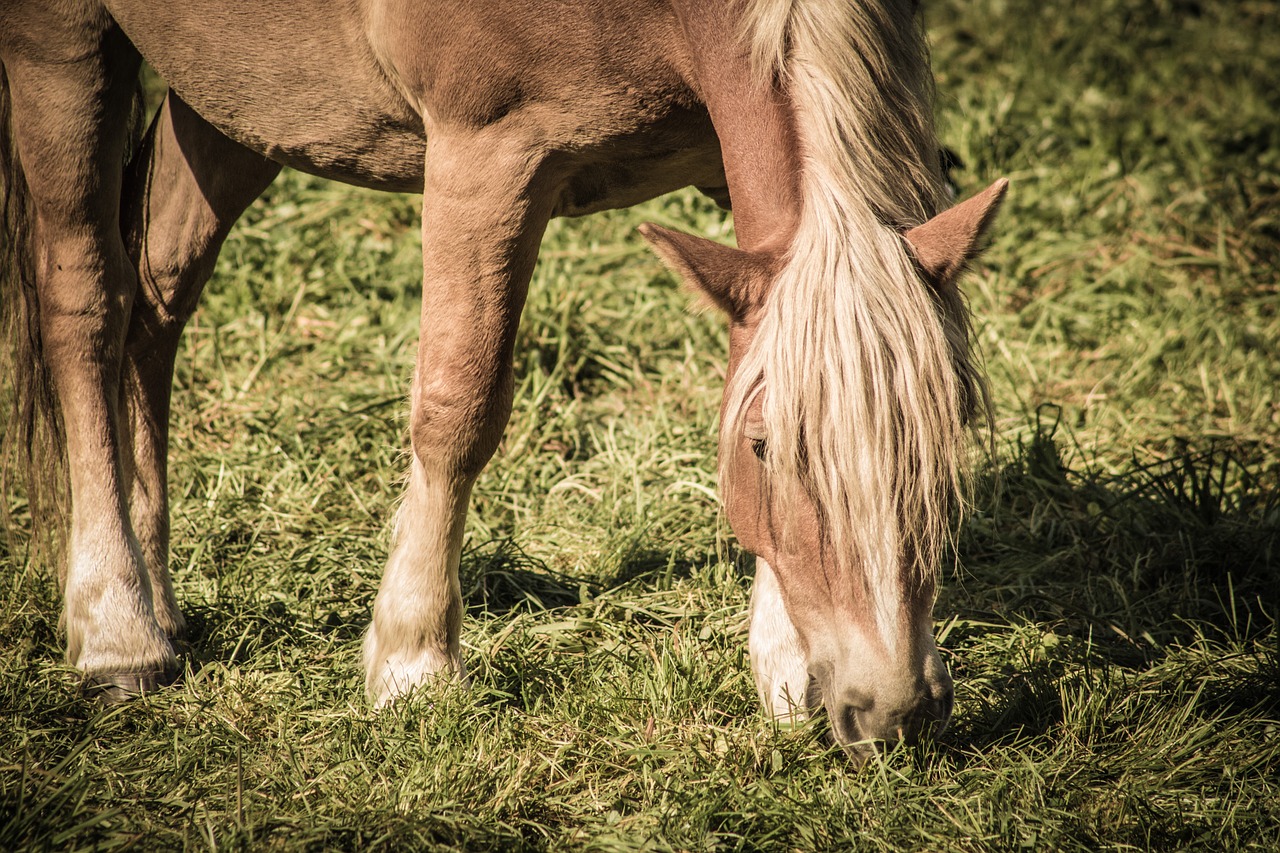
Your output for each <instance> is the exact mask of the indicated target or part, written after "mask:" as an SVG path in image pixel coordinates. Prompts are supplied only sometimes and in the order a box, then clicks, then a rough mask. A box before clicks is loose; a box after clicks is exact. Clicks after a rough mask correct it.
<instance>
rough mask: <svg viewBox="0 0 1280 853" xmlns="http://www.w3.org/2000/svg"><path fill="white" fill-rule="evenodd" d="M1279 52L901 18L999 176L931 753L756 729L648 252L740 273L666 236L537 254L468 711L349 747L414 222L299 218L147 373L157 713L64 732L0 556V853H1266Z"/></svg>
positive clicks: (397, 409)
mask: <svg viewBox="0 0 1280 853" xmlns="http://www.w3.org/2000/svg"><path fill="white" fill-rule="evenodd" d="M1277 20H1280V5H1278V4H1277V3H1276V2H1273V0H1252V2H1234V3H1233V2H1225V0H1221V1H1220V2H1218V1H1216V0H1201V2H1193V0H1161V2H1155V1H1154V0H1149V2H1142V3H1130V2H1121V0H1098V2H1092V3H1087V4H1056V5H1055V6H1054V9H1053V11H1051V12H1050V11H1047V10H1046V7H1044V6H1043V5H1042V4H1040V3H1038V2H1032V0H974V2H959V1H958V0H948V2H939V3H932V4H929V23H930V28H931V36H932V40H933V43H934V62H935V69H936V72H937V76H938V80H939V93H940V113H941V125H942V131H943V136H944V139H945V141H946V142H947V144H948V145H950V146H951V147H952V148H954V149H955V150H956V151H957V152H958V153H959V154H960V156H961V158H962V159H963V161H964V162H965V163H966V164H967V168H966V169H965V170H964V171H962V172H960V173H958V176H957V177H958V179H959V181H960V183H961V185H962V193H963V194H966V195H967V194H968V193H971V192H973V191H975V190H976V189H979V188H981V187H982V186H985V185H986V183H988V182H989V181H990V180H992V179H994V178H995V177H997V176H1000V175H1007V176H1009V177H1011V178H1012V180H1013V191H1012V194H1011V197H1010V200H1009V202H1008V204H1007V206H1006V208H1005V212H1004V214H1003V217H1002V219H1001V221H1000V224H999V228H998V233H997V234H996V237H995V240H994V244H993V245H992V247H991V249H990V251H989V252H988V253H987V255H986V256H985V258H984V260H983V261H982V263H980V264H979V265H978V267H977V269H976V270H975V272H974V273H973V274H972V275H971V276H970V277H969V278H968V279H967V284H966V287H967V290H968V293H969V295H970V299H971V302H972V306H973V309H974V312H975V315H976V317H977V336H978V338H979V340H980V343H981V345H982V348H983V350H984V351H985V353H986V358H987V364H988V368H989V371H990V374H991V378H992V383H993V390H994V396H995V401H996V406H997V433H996V444H997V447H998V456H997V458H996V459H993V460H990V461H989V462H987V463H984V464H983V465H982V466H980V470H979V474H978V478H979V483H978V489H977V491H978V499H977V510H976V512H975V513H974V514H973V515H972V516H971V518H970V519H969V520H968V521H967V522H966V523H965V524H964V526H963V528H962V531H961V536H960V539H959V545H958V555H957V557H958V561H957V565H956V568H955V569H954V570H949V571H948V575H949V577H948V583H947V588H946V589H945V591H944V592H943V593H942V597H941V599H940V601H939V604H938V608H937V611H936V615H937V620H938V621H937V631H938V635H939V638H940V640H941V643H942V645H943V647H944V652H943V653H944V656H945V658H946V660H947V661H948V663H949V665H950V666H951V668H952V671H953V673H954V674H955V676H956V678H957V682H958V699H957V715H956V718H955V722H954V724H953V726H952V728H951V729H950V730H949V731H948V732H947V733H946V735H945V736H944V737H943V740H942V742H941V743H940V744H939V745H937V746H935V747H931V748H929V749H927V750H925V751H924V752H923V753H915V752H911V751H907V750H899V751H895V752H893V753H891V754H889V755H887V756H885V757H884V758H883V759H881V760H877V761H874V762H872V763H871V764H870V765H869V766H868V767H866V768H864V769H862V770H860V771H854V770H852V769H851V768H850V767H849V766H848V764H847V762H846V761H845V760H844V759H843V758H842V757H841V755H840V754H838V753H836V752H834V751H833V750H832V749H830V748H829V747H828V746H826V744H825V741H824V740H823V737H822V726H821V724H818V725H811V726H807V727H801V728H798V729H794V730H778V729H775V728H774V727H773V726H771V725H770V724H769V723H767V722H765V721H764V720H763V719H762V718H761V716H760V713H759V711H758V709H757V703H756V700H755V698H754V690H753V688H752V685H751V680H750V675H749V672H748V669H747V662H746V651H745V641H746V637H745V632H744V630H743V628H744V625H743V615H744V607H745V605H746V602H747V598H748V594H749V588H750V575H751V565H750V561H749V560H745V559H740V558H738V557H737V556H735V550H734V548H733V547H732V542H731V537H730V535H729V533H728V530H727V528H726V526H725V524H724V522H723V521H722V520H721V519H720V517H719V515H718V510H717V504H716V500H715V497H714V493H713V489H714V481H715V475H714V432H715V419H716V407H717V404H718V395H719V389H720V387H721V371H722V366H723V363H724V351H725V334H724V330H723V329H722V328H721V326H720V323H719V321H718V320H717V318H716V317H715V316H713V315H709V314H696V313H689V312H688V311H687V310H686V308H687V301H688V300H687V297H686V296H685V295H684V294H683V293H682V292H681V291H680V290H679V289H678V288H677V287H676V286H675V285H674V283H673V282H672V280H671V278H670V276H669V275H668V274H667V273H665V272H664V271H663V270H662V268H661V267H660V266H659V264H658V263H657V262H656V261H655V260H654V258H653V257H652V256H651V255H650V254H649V253H648V252H647V251H646V250H645V249H644V248H643V246H642V244H641V243H640V242H639V241H638V240H637V238H636V235H635V226H636V224H637V223H639V222H641V221H643V220H646V219H648V220H656V221H659V222H663V223H666V224H674V225H678V226H680V227H685V228H691V229H697V230H699V231H701V232H702V233H705V234H708V235H710V236H713V237H716V238H720V239H725V240H728V239H730V237H731V225H730V223H728V222H727V221H726V220H725V218H724V217H723V216H722V215H721V214H720V213H718V212H717V211H715V210H714V209H713V208H712V207H711V206H710V205H709V204H708V203H706V202H704V201H702V200H700V199H699V198H697V197H696V196H695V195H693V194H691V193H682V194H677V195H675V196H672V197H669V198H665V199H662V200H659V201H656V202H653V203H650V204H647V205H644V206H643V207H641V208H639V209H636V210H632V211H628V212H621V213H617V214H611V215H606V216H596V217H592V218H589V219H586V220H582V221H575V222H558V223H556V224H554V225H553V226H552V228H551V230H550V232H549V234H548V235H547V238H546V242H545V246H544V251H543V254H542V259H541V262H540V264H539V266H538V269H537V273H536V275H535V278H534V282H533V286H532V291H531V294H530V298H529V308H528V310H527V312H526V314H525V318H524V324H523V326H522V329H521V332H520V344H519V349H518V355H517V363H516V370H517V377H518V380H517V381H518V385H519V389H518V393H517V397H516V405H515V413H514V415H513V418H512V422H511V425H510V427H509V429H508V430H507V434H506V439H505V442H504V445H503V447H502V450H501V451H500V454H499V459H498V460H496V461H495V463H494V464H493V465H492V466H491V467H490V469H489V470H488V472H487V473H486V474H485V476H484V478H483V479H482V480H481V482H480V484H479V486H478V488H477V494H476V499H475V501H474V506H473V509H472V513H471V519H470V524H469V528H468V530H469V532H468V537H469V538H468V545H467V550H466V554H465V556H464V559H463V566H462V575H463V587H464V590H465V595H466V600H467V604H468V607H469V611H468V620H467V624H466V628H465V633H464V641H465V643H466V645H467V648H468V656H469V661H470V664H471V667H472V671H473V674H474V680H475V684H474V687H473V689H472V690H471V691H470V692H469V693H463V692H461V691H458V692H444V693H440V694H437V695H433V696H431V697H430V698H429V700H427V699H423V700H419V701H416V702H412V703H406V704H402V705H399V706H397V707H395V708H393V709H391V710H390V711H388V712H386V713H383V714H381V715H377V716H375V715H374V714H373V713H372V712H371V711H370V709H369V708H368V707H367V706H366V704H365V702H364V700H363V696H362V692H361V673H360V671H359V643H360V636H361V632H362V631H363V629H364V627H365V626H366V625H367V623H368V620H369V613H370V607H371V604H372V601H373V595H374V592H375V589H376V586H377V583H378V578H379V574H380V571H381V565H382V562H383V560H384V558H385V551H386V547H387V542H388V527H387V519H388V517H389V515H390V513H391V511H392V508H393V506H394V504H395V501H396V496H397V488H398V486H397V479H398V476H399V474H400V472H401V470H402V468H403V458H402V447H403V446H404V441H403V432H404V427H405V423H404V409H405V407H404V404H403V395H404V392H405V388H406V380H407V377H408V373H409V369H410V364H411V358H412V353H413V344H414V340H415V336H416V305H417V301H418V295H419V293H420V289H421V283H420V280H419V272H418V236H417V232H416V221H417V208H418V204H419V202H418V200H417V199H416V198H412V197H404V198H399V197H388V196H380V195H375V194H371V193H364V192H358V191H353V190H350V189H347V188H342V187H337V186H334V185H330V184H326V183H323V182H321V181H317V180H313V179H311V178H307V177H304V176H300V175H297V174H287V175H286V176H284V177H283V178H282V179H281V180H280V181H279V182H278V183H277V184H276V186H274V187H273V188H272V189H271V190H270V191H269V192H268V193H267V195H266V196H265V197H264V198H263V199H262V200H261V202H260V203H258V204H257V205H256V206H255V207H254V208H253V210H252V212H251V213H250V215H248V216H247V217H246V218H245V220H244V222H243V223H242V224H241V225H240V226H239V227H238V229H237V230H236V231H235V233H234V234H233V235H232V237H231V239H230V241H229V242H228V245H227V248H226V251H225V252H224V255H223V258H222V261H221V264H220V266H219V268H218V273H217V276H216V278H215V280H214V282H213V283H212V285H211V287H210V292H209V293H208V296H207V299H206V300H205V302H204V306H203V308H202V309H201V312H200V313H199V315H198V316H197V318H196V319H195V320H194V322H193V324H192V327H191V329H190V331H189V333H188V335H187V338H186V343H185V345H184V348H183V350H182V353H181V357H180V365H179V370H178V377H177V382H176V398H175V404H174V410H175V416H174V424H173V427H174V449H173V470H172V472H171V484H172V488H173V492H174V540H175V544H174V554H173V564H174V572H175V576H176V584H177V587H178V589H179V593H180V596H181V597H182V599H183V600H184V601H185V604H186V612H187V614H188V617H189V619H190V621H191V624H192V629H193V630H192V637H191V642H190V648H189V650H188V653H187V657H186V661H187V667H188V671H187V675H186V679H185V682H184V683H183V685H182V686H181V687H179V688H177V689H173V690H170V691H166V692H164V693H162V694H160V695H156V696H154V697H149V698H147V699H145V700H142V701H139V702H136V703H134V704H131V705H128V706H125V707H118V708H111V709H105V710H104V709H101V708H98V707H96V706H92V705H87V704H85V703H84V702H83V701H81V699H80V698H79V697H78V695H77V692H76V678H75V674H74V672H72V671H71V670H69V669H67V668H66V667H63V666H61V665H59V664H58V663H57V661H58V660H60V648H61V640H60V638H59V635H58V631H57V621H56V612H57V596H56V589H55V585H54V584H53V582H52V581H50V580H49V578H48V576H47V575H46V574H45V573H43V572H42V571H41V570H40V569H39V568H37V567H34V566H31V565H29V563H28V560H27V559H26V557H25V556H24V555H25V550H24V546H23V542H24V541H25V537H26V535H27V528H26V527H25V526H24V527H21V528H20V529H18V530H17V531H16V533H17V537H16V543H17V547H16V549H9V550H4V551H0V567H2V569H0V709H2V710H3V713H0V849H6V850H8V849H90V848H92V849H104V850H105V849H116V848H124V847H130V846H137V847H140V848H144V849H174V848H179V847H181V848H184V849H188V848H191V849H204V848H209V849H229V848H230V849H235V848H241V849H259V848H284V849H294V848H315V849H321V848H352V849H355V848H359V849H365V848H369V849H384V848H386V849H392V848H393V849H401V848H407V849H423V848H429V847H432V846H440V847H454V846H468V847H472V848H477V849H480V848H496V849H511V848H517V847H528V848H554V849H564V848H573V849H615V848H618V849H634V848H642V847H643V848H646V849H650V848H651V849H655V850H663V849H703V848H728V849H757V848H760V849H766V848H767V849H834V848H843V847H850V846H851V847H856V848H859V849H886V850H898V849H921V850H936V849H959V850H987V849H993V848H997V849H1011V848H1021V847H1027V848H1032V849H1037V848H1038V849H1088V850H1093V849H1100V848H1106V849H1121V848H1125V849H1175V848H1197V849H1225V848H1239V849H1246V848H1255V849H1265V850H1274V849H1276V848H1277V846H1280V663H1277V641H1276V629H1275V619H1276V614H1277V610H1278V609H1280V577H1278V576H1277V574H1278V573H1277V565H1280V554H1277V544H1278V542H1280V538H1278V537H1277V532H1278V531H1280V483H1278V482H1277V480H1278V477H1280V457H1278V456H1277V450H1278V449H1280V391H1278V390H1277V389H1278V388H1280V358H1278V357H1277V355H1276V353H1277V350H1278V349H1280V312H1278V310H1277V309H1278V308H1280V294H1278V293H1277V277H1276V269H1277V263H1278V262H1280V220H1278V219H1277V211H1278V210H1280V124H1278V122H1277V116H1278V115H1280V73H1278V72H1277V69H1280V37H1277V31H1276V27H1275V24H1276V21H1277ZM997 472H999V473H1001V474H1002V476H1001V477H999V478H996V477H995V476H994V475H995V474H996V473H997ZM5 499H6V500H7V501H9V502H10V504H11V506H12V507H13V508H14V510H15V512H16V513H17V517H18V518H19V520H21V516H22V513H23V503H22V498H21V496H20V495H9V496H6V498H5ZM0 548H9V546H7V545H2V544H0Z"/></svg>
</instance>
